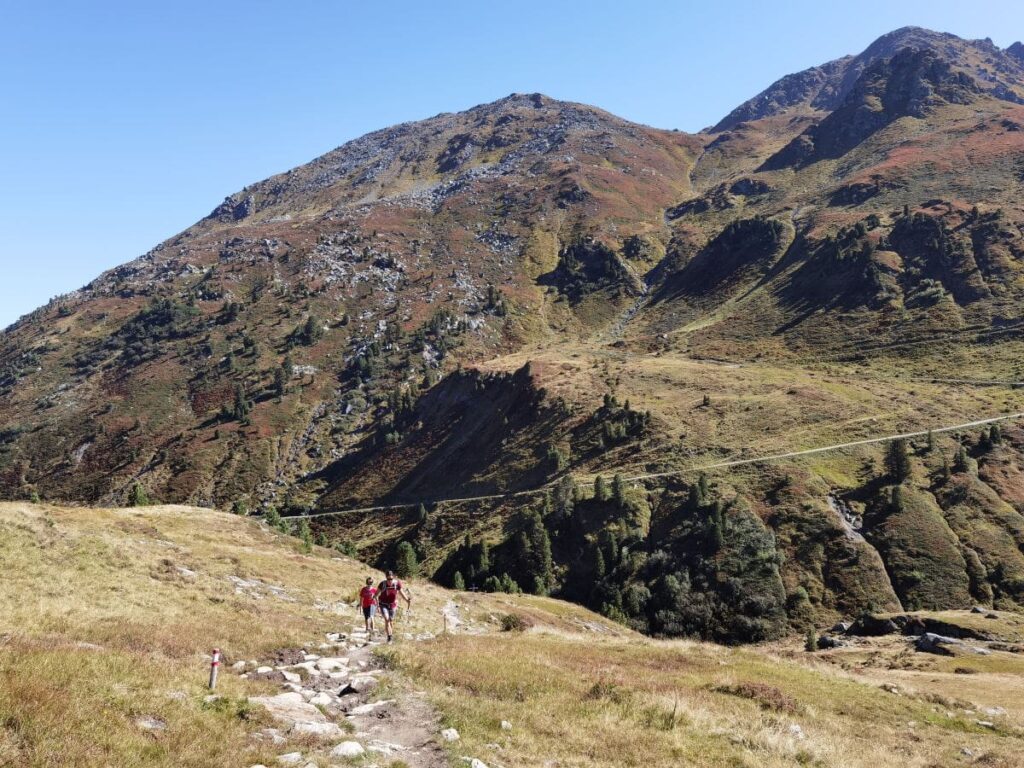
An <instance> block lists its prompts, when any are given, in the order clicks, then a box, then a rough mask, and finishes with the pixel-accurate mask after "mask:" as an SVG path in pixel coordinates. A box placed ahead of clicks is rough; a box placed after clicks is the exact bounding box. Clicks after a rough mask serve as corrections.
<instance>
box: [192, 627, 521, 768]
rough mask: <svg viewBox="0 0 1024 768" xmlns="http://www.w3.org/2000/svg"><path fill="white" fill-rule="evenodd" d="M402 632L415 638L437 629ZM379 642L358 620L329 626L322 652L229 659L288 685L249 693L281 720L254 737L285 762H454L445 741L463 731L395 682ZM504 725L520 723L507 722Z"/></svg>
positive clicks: (257, 676) (243, 673)
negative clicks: (343, 629)
mask: <svg viewBox="0 0 1024 768" xmlns="http://www.w3.org/2000/svg"><path fill="white" fill-rule="evenodd" d="M401 637H402V639H403V640H406V641H413V642H415V641H424V640H430V639H432V638H433V637H434V635H433V634H431V633H421V634H417V635H414V634H411V633H406V634H404V635H402V636H401ZM379 645H380V642H379V641H378V640H376V639H374V638H372V637H370V636H369V635H368V634H367V633H366V631H365V630H364V629H362V628H358V627H353V628H352V630H351V632H349V633H347V634H340V633H329V634H328V635H327V636H326V642H323V643H320V644H319V645H317V646H316V647H315V652H313V651H310V650H309V649H285V650H281V651H278V652H277V653H276V654H275V656H274V658H272V659H269V660H264V661H262V662H260V661H255V660H252V661H237V662H235V663H234V664H232V665H230V666H229V670H231V671H232V672H235V673H238V674H239V676H240V677H242V678H243V679H247V680H254V681H257V680H259V681H277V682H280V684H281V689H282V690H281V693H278V694H274V695H263V696H252V697H250V698H249V702H250V703H251V704H255V705H259V706H261V707H263V708H264V709H266V710H267V712H268V713H269V714H270V716H271V717H272V718H273V719H274V721H275V722H276V726H275V727H271V728H264V729H262V730H261V731H259V732H258V733H255V734H253V738H255V739H257V740H260V741H263V742H266V743H268V744H269V745H271V746H273V747H276V748H279V749H280V750H281V753H280V754H279V755H278V757H277V764H278V765H282V766H296V767H297V768H317V766H318V765H324V764H329V765H343V764H348V763H349V762H351V761H358V762H359V764H360V765H364V766H367V767H370V766H374V765H377V763H376V762H374V761H375V760H376V759H380V760H381V761H383V762H382V764H384V765H388V764H391V762H393V761H396V760H400V761H401V762H402V763H403V764H405V765H408V766H410V768H435V767H436V768H440V766H447V765H448V759H447V756H446V751H445V749H444V746H443V745H444V744H446V743H447V744H451V743H454V742H458V741H459V734H458V731H456V730H455V729H454V728H445V729H441V728H440V718H439V717H438V715H437V713H436V712H435V711H434V709H433V708H432V707H431V706H430V704H428V703H427V702H426V701H425V700H424V698H423V694H422V693H419V692H406V691H403V690H401V689H399V688H398V687H397V686H394V685H392V681H391V680H389V678H388V676H387V673H385V672H384V671H383V669H382V668H381V665H380V662H379V660H378V659H377V658H376V657H375V656H374V655H373V649H374V648H375V647H377V646H379ZM385 692H386V693H385ZM214 698H215V697H210V699H211V700H212V699H214ZM502 728H503V729H504V730H510V729H511V728H512V725H511V724H510V723H508V722H503V723H502ZM464 760H465V762H466V763H467V765H469V766H470V768H487V766H486V764H485V763H484V762H482V761H481V760H479V759H477V758H475V757H465V758H464ZM251 768H267V767H266V766H261V765H253V766H251Z"/></svg>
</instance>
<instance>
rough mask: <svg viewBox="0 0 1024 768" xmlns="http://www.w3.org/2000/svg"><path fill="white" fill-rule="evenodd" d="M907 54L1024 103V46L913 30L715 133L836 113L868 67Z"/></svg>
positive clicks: (776, 90) (795, 80) (789, 83)
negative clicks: (796, 114) (917, 53)
mask: <svg viewBox="0 0 1024 768" xmlns="http://www.w3.org/2000/svg"><path fill="white" fill-rule="evenodd" d="M905 48H911V49H914V50H923V49H927V50H931V51H933V52H934V53H935V55H936V56H937V57H938V58H939V59H941V60H942V61H945V62H946V63H948V64H950V65H951V66H952V67H954V68H955V69H958V70H960V71H962V72H965V73H967V74H969V75H970V76H972V77H974V78H975V79H977V80H978V81H979V82H980V83H981V84H982V86H983V89H984V90H988V91H990V92H992V93H993V94H994V95H995V96H997V97H998V98H1001V99H1005V100H1008V101H1018V100H1019V99H1021V98H1022V97H1024V45H1022V44H1021V43H1015V44H1014V45H1012V46H1010V48H1008V49H1007V50H1005V51H1004V50H1001V49H1000V48H999V47H998V46H996V45H995V44H994V43H993V42H992V40H991V39H989V38H985V39H984V40H965V39H963V38H960V37H957V36H956V35H954V34H951V33H949V32H936V31H934V30H930V29H925V28H923V27H913V26H908V27H900V28H899V29H894V30H893V31H892V32H887V33H886V34H884V35H882V36H881V37H879V38H877V39H876V40H875V41H874V42H872V43H871V45H869V46H868V47H867V48H865V49H864V50H863V51H862V52H861V53H859V54H857V55H856V56H844V57H842V58H839V59H834V60H833V61H830V62H827V63H825V64H822V65H820V66H817V67H811V68H809V69H805V70H803V71H801V72H796V73H793V74H790V75H786V76H785V77H782V78H780V79H779V80H777V81H775V82H774V83H772V84H771V85H770V86H768V88H766V89H765V90H764V91H762V92H761V93H759V94H758V95H757V96H755V97H754V98H752V99H749V100H747V101H745V102H744V103H743V104H741V105H740V106H738V107H737V108H736V109H734V110H733V111H732V112H730V113H729V114H728V115H726V116H725V117H724V118H722V120H720V121H719V122H718V123H717V124H716V125H715V126H713V127H712V128H710V129H709V130H710V132H711V133H718V132H721V131H727V130H731V129H732V128H735V127H736V126H737V125H738V124H739V123H742V122H746V121H750V120H758V119H761V118H764V117H770V116H772V115H778V114H783V113H786V112H790V111H801V110H802V111H805V112H811V113H813V112H831V111H833V110H835V109H837V108H838V107H839V106H840V105H841V104H842V103H843V101H844V100H845V99H846V97H847V96H848V95H849V93H850V91H851V90H852V89H853V87H854V84H855V83H856V82H857V80H858V79H859V78H860V76H861V75H862V74H863V73H864V71H865V70H866V69H867V68H868V67H870V66H871V65H872V64H874V63H875V62H877V61H879V60H882V59H889V58H892V57H893V56H895V55H896V54H897V53H899V52H900V51H901V50H903V49H905Z"/></svg>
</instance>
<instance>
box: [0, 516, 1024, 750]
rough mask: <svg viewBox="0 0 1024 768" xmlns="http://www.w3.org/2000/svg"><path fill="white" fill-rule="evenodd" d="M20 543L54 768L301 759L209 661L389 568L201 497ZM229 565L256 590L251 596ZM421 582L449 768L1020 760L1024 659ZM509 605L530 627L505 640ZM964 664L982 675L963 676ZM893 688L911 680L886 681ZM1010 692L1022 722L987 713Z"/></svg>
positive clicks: (29, 731) (4, 545) (37, 711)
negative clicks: (790, 639)
mask: <svg viewBox="0 0 1024 768" xmlns="http://www.w3.org/2000/svg"><path fill="white" fill-rule="evenodd" d="M0 557H2V559H3V562H4V564H5V566H6V568H5V574H4V575H5V578H4V580H3V581H2V582H0V616H2V617H3V618H2V622H3V624H2V626H0V765H3V766H7V765H10V766H39V767H40V768H41V767H42V766H46V767H47V768H49V767H50V766H60V767H61V768H63V767H65V766H66V767H68V768H70V767H71V766H74V767H75V768H78V767H79V766H85V767H87V768H91V767H92V766H96V767H99V766H168V768H169V767H170V766H196V767H197V768H198V767H199V766H209V765H217V766H242V767H243V768H244V767H245V766H249V765H252V764H255V763H260V762H262V763H263V764H265V765H272V764H273V762H274V760H275V757H276V753H277V752H279V751H281V750H280V749H277V750H274V749H271V748H268V747H261V746H260V744H259V743H258V742H256V741H253V740H252V739H251V738H249V734H250V733H251V732H253V731H254V730H257V729H258V728H259V727H261V726H262V724H263V717H264V715H263V714H262V711H261V710H254V709H252V708H250V707H248V706H247V705H246V704H244V702H245V699H246V697H247V696H249V695H252V694H255V693H263V692H269V691H272V690H274V686H273V684H270V683H260V682H255V681H248V682H246V681H242V680H241V679H239V678H237V677H235V676H234V675H231V674H225V675H223V676H222V682H221V684H220V686H219V693H221V694H223V695H224V696H225V699H224V701H223V702H221V703H220V704H218V705H217V706H214V707H211V706H209V705H207V704H205V702H204V696H205V694H206V693H207V691H206V690H205V687H204V684H205V680H206V671H207V664H208V660H207V659H206V658H205V656H204V653H205V652H207V651H208V650H209V649H210V648H212V647H214V646H219V647H221V648H222V649H223V650H224V652H225V655H226V657H227V660H228V661H232V660H236V659H242V658H245V659H254V658H265V657H266V655H267V654H269V652H270V651H272V650H274V649H276V648H281V647H289V646H291V647H294V646H296V645H300V644H306V643H309V642H316V640H317V638H318V637H320V635H321V633H323V632H326V631H329V630H338V629H341V630H345V629H347V628H348V627H349V626H351V625H352V624H353V623H354V621H355V616H354V612H353V611H352V609H351V608H350V606H349V601H350V600H351V598H352V596H353V593H354V590H355V589H356V587H357V586H358V585H359V583H360V581H361V579H362V578H364V577H365V575H366V574H367V573H369V572H370V571H369V569H367V568H366V567H365V566H363V565H361V564H359V563H356V562H355V561H352V560H348V559H345V558H339V557H337V556H336V555H335V554H334V553H333V552H330V551H327V550H319V549H316V550H314V552H313V553H312V554H309V555H304V554H301V553H300V552H299V551H298V549H297V546H296V542H295V540H293V539H290V538H287V537H284V536H281V535H279V534H277V533H273V532H270V531H268V530H267V529H266V528H265V527H263V526H261V525H260V524H258V523H257V522H255V521H253V520H247V519H243V518H238V517H233V516H231V515H226V514H223V513H218V512H214V511H210V510H202V509H193V508H183V507H149V508H143V509H69V508H58V507H50V506H33V505H27V504H4V505H0ZM182 568H184V569H188V571H187V572H186V571H182V570H180V569H182ZM232 577H234V578H240V579H245V580H246V581H247V582H248V583H249V584H255V581H256V580H257V579H258V580H259V581H260V585H257V586H239V589H240V591H239V592H236V583H235V582H233V581H232V580H231V578H232ZM411 586H412V589H413V592H414V595H415V602H414V607H415V612H414V615H412V616H409V617H405V618H404V619H403V624H402V626H401V627H400V630H399V631H400V632H406V631H408V632H417V633H418V632H425V631H426V632H437V631H439V630H440V628H441V625H442V620H441V609H442V607H444V606H445V605H446V604H448V603H449V601H451V603H454V604H455V606H456V607H457V610H458V613H459V616H460V618H461V620H462V622H463V623H462V624H461V625H460V626H459V628H458V631H457V634H454V635H448V636H442V637H438V638H437V639H435V640H433V641H428V642H422V643H413V642H400V643H399V644H398V645H397V646H396V648H395V650H394V651H393V653H392V658H391V659H390V660H391V661H393V662H394V663H395V664H396V665H397V666H398V668H399V669H400V670H404V672H405V673H406V674H407V675H408V676H409V677H410V678H411V681H412V683H414V684H415V685H417V686H418V687H421V688H422V689H423V690H425V691H427V692H428V694H429V696H430V697H431V699H432V700H433V701H434V702H435V704H436V705H437V706H438V708H439V709H440V710H441V712H442V715H443V717H444V719H445V721H446V723H448V724H450V725H453V726H455V727H457V728H458V729H459V731H460V733H461V734H462V741H461V742H459V744H458V746H457V748H455V749H454V750H453V752H452V757H453V764H458V758H459V757H461V756H462V755H466V754H473V755H477V756H479V757H481V758H482V759H483V760H484V761H485V762H487V763H488V764H496V765H504V766H541V765H544V764H545V763H546V762H547V761H550V760H556V761H557V762H558V765H560V766H565V767H575V766H580V767H583V766H588V767H589V766H628V765H636V766H640V765H643V766H669V765H673V766H675V765H695V766H751V767H752V766H792V765H816V766H834V765H843V766H852V767H854V768H856V767H857V766H869V765H870V766H873V768H876V767H877V766H884V765H901V766H912V767H913V766H919V767H920V768H924V766H936V765H951V764H955V763H956V761H957V759H958V755H959V752H960V750H961V749H962V748H964V747H967V748H969V749H971V750H973V751H974V753H975V754H976V755H979V756H981V755H984V756H985V758H984V759H985V761H986V764H987V765H994V766H1000V765H1004V766H1011V765H1013V764H1014V763H1013V760H1014V758H1013V755H1015V754H1018V753H1020V752H1021V750H1024V737H1022V730H1021V728H1022V726H1024V710H1022V708H1021V707H1020V706H1019V704H1015V703H1013V702H1014V700H1015V699H1019V686H1020V681H1021V679H1022V677H1024V665H1022V663H1021V662H1020V659H1019V657H1017V656H1013V655H1011V654H1005V653H998V654H993V655H992V656H989V657H971V658H970V659H963V658H961V659H949V660H946V659H939V658H938V657H934V658H933V657H926V659H925V658H922V659H921V660H920V662H919V664H918V665H917V666H907V665H903V666H901V665H900V664H899V663H897V662H898V660H899V659H898V654H896V653H895V652H893V655H892V656H891V657H889V656H886V655H885V653H883V652H882V650H879V649H876V650H873V651H870V652H868V653H865V654H862V655H860V656H857V655H854V654H851V655H850V656H849V657H848V658H847V659H846V661H842V660H841V659H838V658H832V657H831V655H819V656H813V657H810V656H808V655H806V654H802V653H799V652H797V651H796V650H795V648H796V647H797V644H796V643H793V644H792V646H791V647H790V646H786V645H780V646H776V647H775V648H773V649H767V648H766V649H744V650H733V649H726V648H721V647H718V646H713V645H707V644H700V643H690V642H656V641H651V640H647V639H644V638H641V637H639V636H637V635H635V634H633V633H631V632H629V631H627V630H625V629H622V628H621V627H618V626H616V625H614V624H612V623H610V622H608V621H607V620H605V619H602V618H600V617H597V616H594V615H593V614H591V613H589V612H587V611H586V610H584V609H582V608H579V607H577V606H574V605H570V604H567V603H563V602H559V601H556V600H551V599H547V598H538V597H530V596H511V595H478V594H469V593H452V592H448V591H446V590H442V589H439V588H437V587H433V586H431V585H428V584H423V583H419V582H416V581H414V582H413V583H412V584H411ZM271 587H273V589H272V588H271ZM508 614H515V615H518V616H521V617H523V619H524V623H525V624H527V625H532V628H531V629H529V630H527V631H526V632H501V631H500V625H501V619H502V617H504V616H506V615H508ZM968 618H969V617H968ZM1014 620H1016V619H1015V618H1014V617H1013V616H1011V615H1009V614H1008V615H1007V619H1006V622H1010V623H1012V621H1014ZM1007 626H1010V625H1009V623H1008V624H1007ZM967 664H969V665H970V666H971V667H972V670H973V672H974V674H970V675H965V674H958V673H957V672H955V671H954V668H955V667H957V666H960V667H963V666H965V665H967ZM844 667H846V668H844ZM893 681H895V682H897V684H898V685H899V686H900V687H901V688H902V689H904V692H903V694H902V695H895V694H892V693H888V692H886V691H884V690H882V689H881V687H880V686H881V684H882V683H884V682H893ZM997 706H998V707H1004V708H1005V709H1006V710H1007V712H1006V714H1005V715H998V716H990V715H979V714H978V713H982V712H983V711H984V708H986V707H988V708H991V707H997ZM968 707H970V708H971V709H970V711H971V712H973V714H967V711H966V710H967V708H968ZM983 717H984V718H985V719H988V720H992V721H993V724H994V727H993V728H988V727H984V726H981V725H978V723H977V720H979V719H982V718H983ZM147 719H148V720H149V721H151V722H153V723H157V724H158V725H160V726H162V727H161V728H159V729H157V730H153V729H148V728H146V727H144V723H145V722H146V721H147ZM502 720H509V721H511V722H512V724H513V729H512V730H511V731H505V730H502V728H501V725H500V724H501V721H502ZM794 725H799V726H800V728H801V732H800V734H796V733H794V732H793V731H792V730H791V726H794ZM801 735H802V737H801ZM492 744H497V745H499V747H500V748H501V749H500V750H495V749H494V748H492V747H489V746H488V745H492Z"/></svg>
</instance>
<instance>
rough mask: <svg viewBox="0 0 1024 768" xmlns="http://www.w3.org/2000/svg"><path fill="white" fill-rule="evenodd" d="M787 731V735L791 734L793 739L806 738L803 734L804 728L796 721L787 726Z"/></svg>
mask: <svg viewBox="0 0 1024 768" xmlns="http://www.w3.org/2000/svg"><path fill="white" fill-rule="evenodd" d="M788 731H789V735H790V736H792V737H793V738H794V739H806V738H807V736H806V734H804V729H803V728H801V727H800V726H799V725H797V724H796V723H793V724H792V725H790V726H789V728H788Z"/></svg>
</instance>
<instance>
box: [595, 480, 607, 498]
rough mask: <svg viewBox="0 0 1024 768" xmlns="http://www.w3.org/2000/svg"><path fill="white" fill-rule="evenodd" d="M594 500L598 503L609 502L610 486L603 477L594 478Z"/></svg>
mask: <svg viewBox="0 0 1024 768" xmlns="http://www.w3.org/2000/svg"><path fill="white" fill-rule="evenodd" d="M594 498H595V499H597V500H598V501H607V500H608V486H607V485H606V483H605V481H604V477H602V476H601V475H598V476H597V477H595V478H594Z"/></svg>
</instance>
